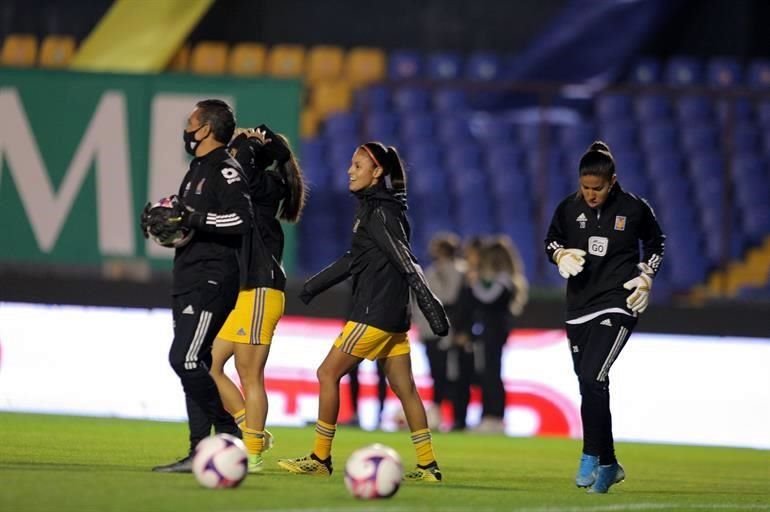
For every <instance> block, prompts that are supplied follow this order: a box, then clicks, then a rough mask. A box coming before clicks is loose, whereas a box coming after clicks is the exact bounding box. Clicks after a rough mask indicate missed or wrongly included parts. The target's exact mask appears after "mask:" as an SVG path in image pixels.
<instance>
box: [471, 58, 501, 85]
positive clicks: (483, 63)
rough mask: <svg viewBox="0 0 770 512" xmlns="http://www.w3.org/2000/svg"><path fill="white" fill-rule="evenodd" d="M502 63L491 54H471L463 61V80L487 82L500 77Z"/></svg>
mask: <svg viewBox="0 0 770 512" xmlns="http://www.w3.org/2000/svg"><path fill="white" fill-rule="evenodd" d="M502 68H503V65H502V61H501V60H500V57H499V56H498V55H497V54H495V53H492V52H473V53H471V54H470V55H469V56H468V58H467V59H466V61H465V78H467V79H469V80H479V81H485V82H488V81H490V80H497V79H499V78H501V77H502V74H503V72H502Z"/></svg>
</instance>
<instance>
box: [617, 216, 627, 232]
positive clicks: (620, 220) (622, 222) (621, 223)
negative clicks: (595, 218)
mask: <svg viewBox="0 0 770 512" xmlns="http://www.w3.org/2000/svg"><path fill="white" fill-rule="evenodd" d="M625 230H626V218H625V216H623V215H616V216H615V231H625Z"/></svg>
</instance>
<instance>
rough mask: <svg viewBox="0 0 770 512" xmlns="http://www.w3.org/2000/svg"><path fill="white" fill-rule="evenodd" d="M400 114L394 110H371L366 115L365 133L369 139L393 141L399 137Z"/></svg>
mask: <svg viewBox="0 0 770 512" xmlns="http://www.w3.org/2000/svg"><path fill="white" fill-rule="evenodd" d="M398 119H399V118H398V116H397V115H396V114H394V113H392V112H371V113H370V114H368V115H367V116H366V121H365V123H364V124H365V130H364V131H365V133H366V138H367V139H368V140H378V141H382V142H388V143H392V142H393V141H396V140H397V139H398Z"/></svg>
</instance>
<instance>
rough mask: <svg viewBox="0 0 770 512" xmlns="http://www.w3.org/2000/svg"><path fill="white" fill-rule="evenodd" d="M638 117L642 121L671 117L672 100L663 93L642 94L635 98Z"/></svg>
mask: <svg viewBox="0 0 770 512" xmlns="http://www.w3.org/2000/svg"><path fill="white" fill-rule="evenodd" d="M634 110H635V111H636V117H637V119H639V120H640V121H645V122H651V121H662V120H666V119H669V118H670V117H671V100H670V99H669V98H668V97H667V96H663V95H662V94H640V95H639V96H637V97H636V98H635V100H634Z"/></svg>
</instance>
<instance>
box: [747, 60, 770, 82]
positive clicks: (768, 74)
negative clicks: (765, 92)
mask: <svg viewBox="0 0 770 512" xmlns="http://www.w3.org/2000/svg"><path fill="white" fill-rule="evenodd" d="M746 82H747V83H748V85H749V86H750V87H755V88H766V87H770V59H754V60H752V61H751V62H749V68H748V72H747V79H746Z"/></svg>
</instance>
